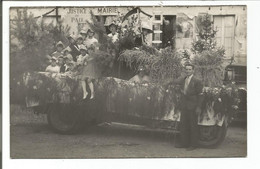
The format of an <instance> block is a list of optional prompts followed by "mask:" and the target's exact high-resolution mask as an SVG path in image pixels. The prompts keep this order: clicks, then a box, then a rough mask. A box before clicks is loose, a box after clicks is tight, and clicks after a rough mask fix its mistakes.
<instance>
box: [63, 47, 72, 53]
mask: <svg viewBox="0 0 260 169" xmlns="http://www.w3.org/2000/svg"><path fill="white" fill-rule="evenodd" d="M66 51H69V52H71V48H70V47H69V46H67V47H66V48H65V49H63V51H62V52H63V53H64V52H66Z"/></svg>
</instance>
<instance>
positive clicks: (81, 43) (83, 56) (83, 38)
mask: <svg viewBox="0 0 260 169" xmlns="http://www.w3.org/2000/svg"><path fill="white" fill-rule="evenodd" d="M108 28H109V31H110V33H109V34H108V37H109V38H111V41H112V42H113V43H116V42H117V41H118V40H119V33H118V29H117V28H118V26H117V24H116V23H114V22H112V23H111V24H110V25H108ZM149 33H152V30H151V29H149V27H148V26H147V25H143V27H142V34H140V35H138V36H136V39H135V43H136V46H141V45H142V44H146V45H148V41H147V40H146V39H147V38H146V37H147V35H148V34H149ZM67 39H68V41H69V45H68V46H67V47H65V45H64V44H63V43H62V42H61V41H59V42H58V43H57V44H56V51H55V52H53V53H52V54H50V55H48V56H47V57H48V60H49V62H50V65H49V66H47V68H46V69H45V71H46V72H50V73H66V74H67V73H68V74H69V73H77V74H79V75H81V82H82V88H83V99H86V98H87V96H88V92H87V90H86V82H87V84H88V87H89V89H90V91H91V95H90V99H92V98H94V87H93V83H92V81H93V79H95V78H97V77H99V76H100V73H98V72H99V71H98V70H97V66H96V64H95V61H94V59H95V58H94V57H93V53H94V52H95V51H97V50H99V46H100V44H99V41H98V40H97V39H96V38H95V32H94V31H93V30H91V29H87V30H86V29H82V30H81V31H80V32H79V35H69V36H68V37H67ZM139 72H140V71H139ZM141 72H142V71H141ZM137 76H138V77H139V75H137ZM134 79H136V78H132V79H131V80H132V81H135V80H134ZM137 81H138V82H139V81H140V78H139V80H137Z"/></svg>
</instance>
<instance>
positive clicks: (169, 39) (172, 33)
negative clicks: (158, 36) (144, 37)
mask: <svg viewBox="0 0 260 169" xmlns="http://www.w3.org/2000/svg"><path fill="white" fill-rule="evenodd" d="M175 37H176V15H163V25H162V48H166V47H169V46H170V47H172V48H173V49H174V48H175Z"/></svg>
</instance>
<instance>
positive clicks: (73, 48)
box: [68, 35, 80, 62]
mask: <svg viewBox="0 0 260 169" xmlns="http://www.w3.org/2000/svg"><path fill="white" fill-rule="evenodd" d="M68 40H69V42H70V44H69V48H70V49H71V55H72V58H73V61H74V62H76V61H77V56H78V55H80V51H79V46H78V45H77V43H76V40H77V39H76V36H75V35H69V36H68Z"/></svg>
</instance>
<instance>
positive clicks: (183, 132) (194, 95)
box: [175, 64, 203, 150]
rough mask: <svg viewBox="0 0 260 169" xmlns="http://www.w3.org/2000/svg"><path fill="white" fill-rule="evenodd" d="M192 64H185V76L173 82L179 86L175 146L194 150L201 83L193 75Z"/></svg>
mask: <svg viewBox="0 0 260 169" xmlns="http://www.w3.org/2000/svg"><path fill="white" fill-rule="evenodd" d="M193 73H194V65H192V64H186V65H185V76H182V77H180V78H179V79H177V80H176V81H175V83H177V84H179V85H180V86H181V89H182V92H183V96H182V98H181V102H180V103H181V105H180V108H181V119H180V141H181V144H180V145H178V146H176V147H179V148H181V147H183V148H184V147H185V148H187V150H194V149H196V147H197V146H198V134H199V131H198V115H199V114H200V113H201V102H202V96H201V93H202V87H203V86H202V83H201V81H200V80H199V79H197V78H196V77H194V75H193Z"/></svg>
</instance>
